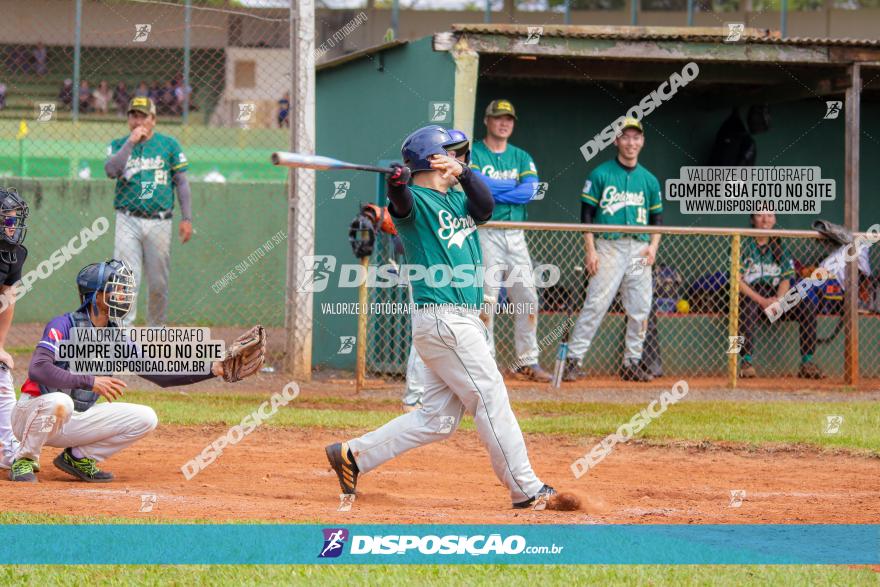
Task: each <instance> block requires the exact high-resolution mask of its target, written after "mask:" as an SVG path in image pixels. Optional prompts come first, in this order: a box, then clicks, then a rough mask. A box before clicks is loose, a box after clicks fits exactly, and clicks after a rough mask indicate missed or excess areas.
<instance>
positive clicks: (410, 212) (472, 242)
mask: <svg viewBox="0 0 880 587" xmlns="http://www.w3.org/2000/svg"><path fill="white" fill-rule="evenodd" d="M449 144H451V137H450V136H449V133H448V132H446V131H445V130H443V129H442V128H440V129H438V128H436V127H426V128H423V129H420V130H418V131H416V132H415V133H413V134H412V135H410V136H409V137H408V138H407V139H406V141H405V142H404V143H403V148H402V155H403V159H404V162H405V164H406V166H407V167H403V166H400V165H397V166H396V170H395V172H394V174H392V175H390V176H389V178H388V199H389V200H390V202H391V203H390V205H389V210H390V212H391V214H392V215H393V216H394V217H395V224H396V226H397V230H398V232H399V234H400V236H401V238H402V240H403V243H404V248H405V249H406V253H407V260H408V262H409V263H411V264H416V265H421V266H423V267H431V266H437V265H442V266H446V267H449V268H452V269H453V271H455V270H456V269H459V270H460V271H462V272H466V273H472V272H476V271H477V269H478V267H479V266H480V265H481V253H480V242H479V237H478V235H477V224H478V223H479V224H481V223H484V222H486V221H488V220H489V218H490V217H491V215H492V209H493V204H494V203H493V200H492V196H491V193H490V192H489V190H488V189H487V188H486V186H485V184H483V182H482V181H481V180H480V179H479V178H477V177H476V174H474V173H473V172H471V171H470V170H468V168H467V166H465V165H462V164H461V163H460V162H458V161H456V159H455V158H454V156H455V152H454V151H449V150H447V149H446V148H445V147H444V145H449ZM410 171H411V172H412V175H413V185H412V187H407V182H408V180H409V175H410ZM456 180H457V181H458V182H459V183H460V184H461V186H462V188H463V190H464V193H462V192H459V191H456V190H451V189H450V188H451V187H452V185H453V184H454V182H455V181H456ZM459 284H460V285H461V287H452V286H451V285H452V284H450V286H446V287H432V285H431V283H430V280H429V279H427V278H422V279H413V281H412V292H413V301H414V303H415V305H416V307H417V309H416V311H415V312H414V314H413V338H414V342H415V347H416V350H417V351H418V354H419V356H420V357H421V359H422V360H423V361H424V363H425V369H424V375H425V394H424V396H423V399H422V404H423V406H422V408H421V409H419V410H415V411H413V412H410V413H407V414H403V415H401V416H399V417H397V418H395V419H394V420H392V421H391V422H388V423H387V424H385V425H384V426H382V427H381V428H379V429H377V430H374V431H373V432H369V433H367V434H365V435H363V436H361V437H360V438H356V439H354V440H351V441H348V442H343V443H336V444H332V445H330V446H328V447H327V448H326V453H327V458H328V460H329V461H330V465H331V467H332V468H333V470H334V471H336V474H337V477H338V478H339V484H340V487H341V488H342V492H343V493H344V494H354V493H355V490H356V486H357V478H358V475H359V474H360V473H367V472H369V471H372V470H373V469H375V468H377V467H379V466H380V465H382V464H383V463H385V462H387V461H389V460H391V459H393V458H394V457H396V456H398V455H400V454H402V453H404V452H406V451H408V450H410V449H413V448H416V447H419V446H424V445H426V444H429V443H431V442H436V441H438V440H442V439H444V438H448V437H449V436H450V435H451V434H453V433H454V432H455V430H456V429H457V428H458V426H459V424H460V423H461V418H462V416H463V415H464V414H465V412H468V413H470V414H473V417H474V422H475V423H476V427H477V433H478V434H479V437H480V440H481V442H482V444H483V445H484V446H485V447H486V449H487V450H488V452H489V456H490V458H491V461H492V468H493V469H494V471H495V474H496V475H497V476H498V478H499V479H500V480H501V482H502V483H503V484H504V485H505V486H506V487H507V488H508V491H509V492H510V497H511V500H512V501H513V504H514V507H516V508H527V507H535V508H536V509H544V507H546V505H547V502H548V501H549V500H550V496H551V495H554V494H555V493H556V492H555V491H554V490H553V488H551V487H550V486H548V485H545V484H543V483H542V482H541V481H540V479H538V477H537V476H536V475H535V472H534V471H533V470H532V466H531V464H530V463H529V458H528V454H527V451H526V446H525V441H524V439H523V435H522V432H521V431H520V428H519V423H518V422H517V420H516V417H515V416H514V414H513V410H512V409H511V407H510V401H509V399H508V396H507V388H506V387H505V385H504V380H503V379H502V377H501V373H500V372H499V371H498V368H497V366H496V365H495V362H494V361H493V360H491V352H490V349H489V344H488V332H487V330H486V327H485V325H484V324H483V322H482V321H481V320H480V317H479V308H480V306H481V302H482V300H483V291H482V287H481V285H480V281H479V280H474V279H472V280H470V281H468V280H466V279H463V280H461V281H460V282H459Z"/></svg>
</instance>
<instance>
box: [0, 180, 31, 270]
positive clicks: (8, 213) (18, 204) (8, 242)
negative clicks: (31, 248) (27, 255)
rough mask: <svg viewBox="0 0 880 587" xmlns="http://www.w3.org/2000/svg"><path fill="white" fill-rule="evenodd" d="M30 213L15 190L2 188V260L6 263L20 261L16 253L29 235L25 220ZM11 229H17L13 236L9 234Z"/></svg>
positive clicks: (0, 244) (0, 256) (0, 214)
mask: <svg viewBox="0 0 880 587" xmlns="http://www.w3.org/2000/svg"><path fill="white" fill-rule="evenodd" d="M12 212H15V214H12ZM29 213H30V210H29V209H28V205H27V203H26V202H25V201H24V200H23V199H22V198H21V196H19V195H18V192H17V191H16V190H15V188H2V187H0V216H2V218H3V226H0V260H2V261H3V262H4V263H15V262H17V261H18V258H17V256H16V254H15V251H16V250H17V249H18V247H19V246H20V245H21V244H22V243H24V237H25V235H27V224H26V223H25V220H27V217H28V214H29ZM7 223H10V224H11V225H7ZM11 228H14V229H15V230H14V231H13V233H12V235H10V234H9V233H8V232H7V230H8V229H11Z"/></svg>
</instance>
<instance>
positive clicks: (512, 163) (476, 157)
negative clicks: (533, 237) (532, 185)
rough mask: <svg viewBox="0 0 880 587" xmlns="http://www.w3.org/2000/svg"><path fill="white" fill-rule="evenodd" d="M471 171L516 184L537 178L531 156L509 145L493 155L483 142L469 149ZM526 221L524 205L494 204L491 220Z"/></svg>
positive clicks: (476, 143) (536, 171)
mask: <svg viewBox="0 0 880 587" xmlns="http://www.w3.org/2000/svg"><path fill="white" fill-rule="evenodd" d="M470 167H471V169H476V170H477V171H479V172H480V173H482V174H483V175H485V176H486V177H489V178H491V179H513V180H516V182H517V183H519V182H521V181H522V180H523V178H524V177H527V176H530V175H531V176H532V177H538V170H537V169H536V168H535V162H534V161H533V160H532V156H531V155H529V154H528V153H526V152H525V151H523V150H522V149H520V148H519V147H514V146H513V145H511V144H508V145H507V148H506V149H505V150H504V151H503V152H501V153H493V152H492V151H490V150H489V147H487V146H486V143H484V142H483V141H477V142H475V143H474V145H473V148H472V149H471V163H470ZM525 219H526V205H525V204H502V203H499V202H497V201H496V202H495V209H494V211H493V212H492V220H507V221H510V222H523V221H525Z"/></svg>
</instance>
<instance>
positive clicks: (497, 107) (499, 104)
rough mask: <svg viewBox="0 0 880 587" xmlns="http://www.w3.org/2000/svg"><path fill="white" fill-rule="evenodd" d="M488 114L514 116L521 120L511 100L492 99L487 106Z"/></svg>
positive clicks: (515, 118)
mask: <svg viewBox="0 0 880 587" xmlns="http://www.w3.org/2000/svg"><path fill="white" fill-rule="evenodd" d="M486 116H513V119H514V120H519V119H518V118H517V117H516V110H515V109H514V108H513V104H511V103H510V100H492V101H491V102H489V105H488V106H486Z"/></svg>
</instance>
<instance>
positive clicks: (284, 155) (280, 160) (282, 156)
mask: <svg viewBox="0 0 880 587" xmlns="http://www.w3.org/2000/svg"><path fill="white" fill-rule="evenodd" d="M272 164H273V165H280V166H283V167H299V168H303V169H324V170H326V169H356V170H360V171H375V172H376V173H394V169H392V168H391V167H377V166H376V165H362V164H360V163H349V162H347V161H340V160H339V159H334V158H333V157H323V156H321V155H303V154H302V153H288V152H287V151H277V152H275V153H272Z"/></svg>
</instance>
